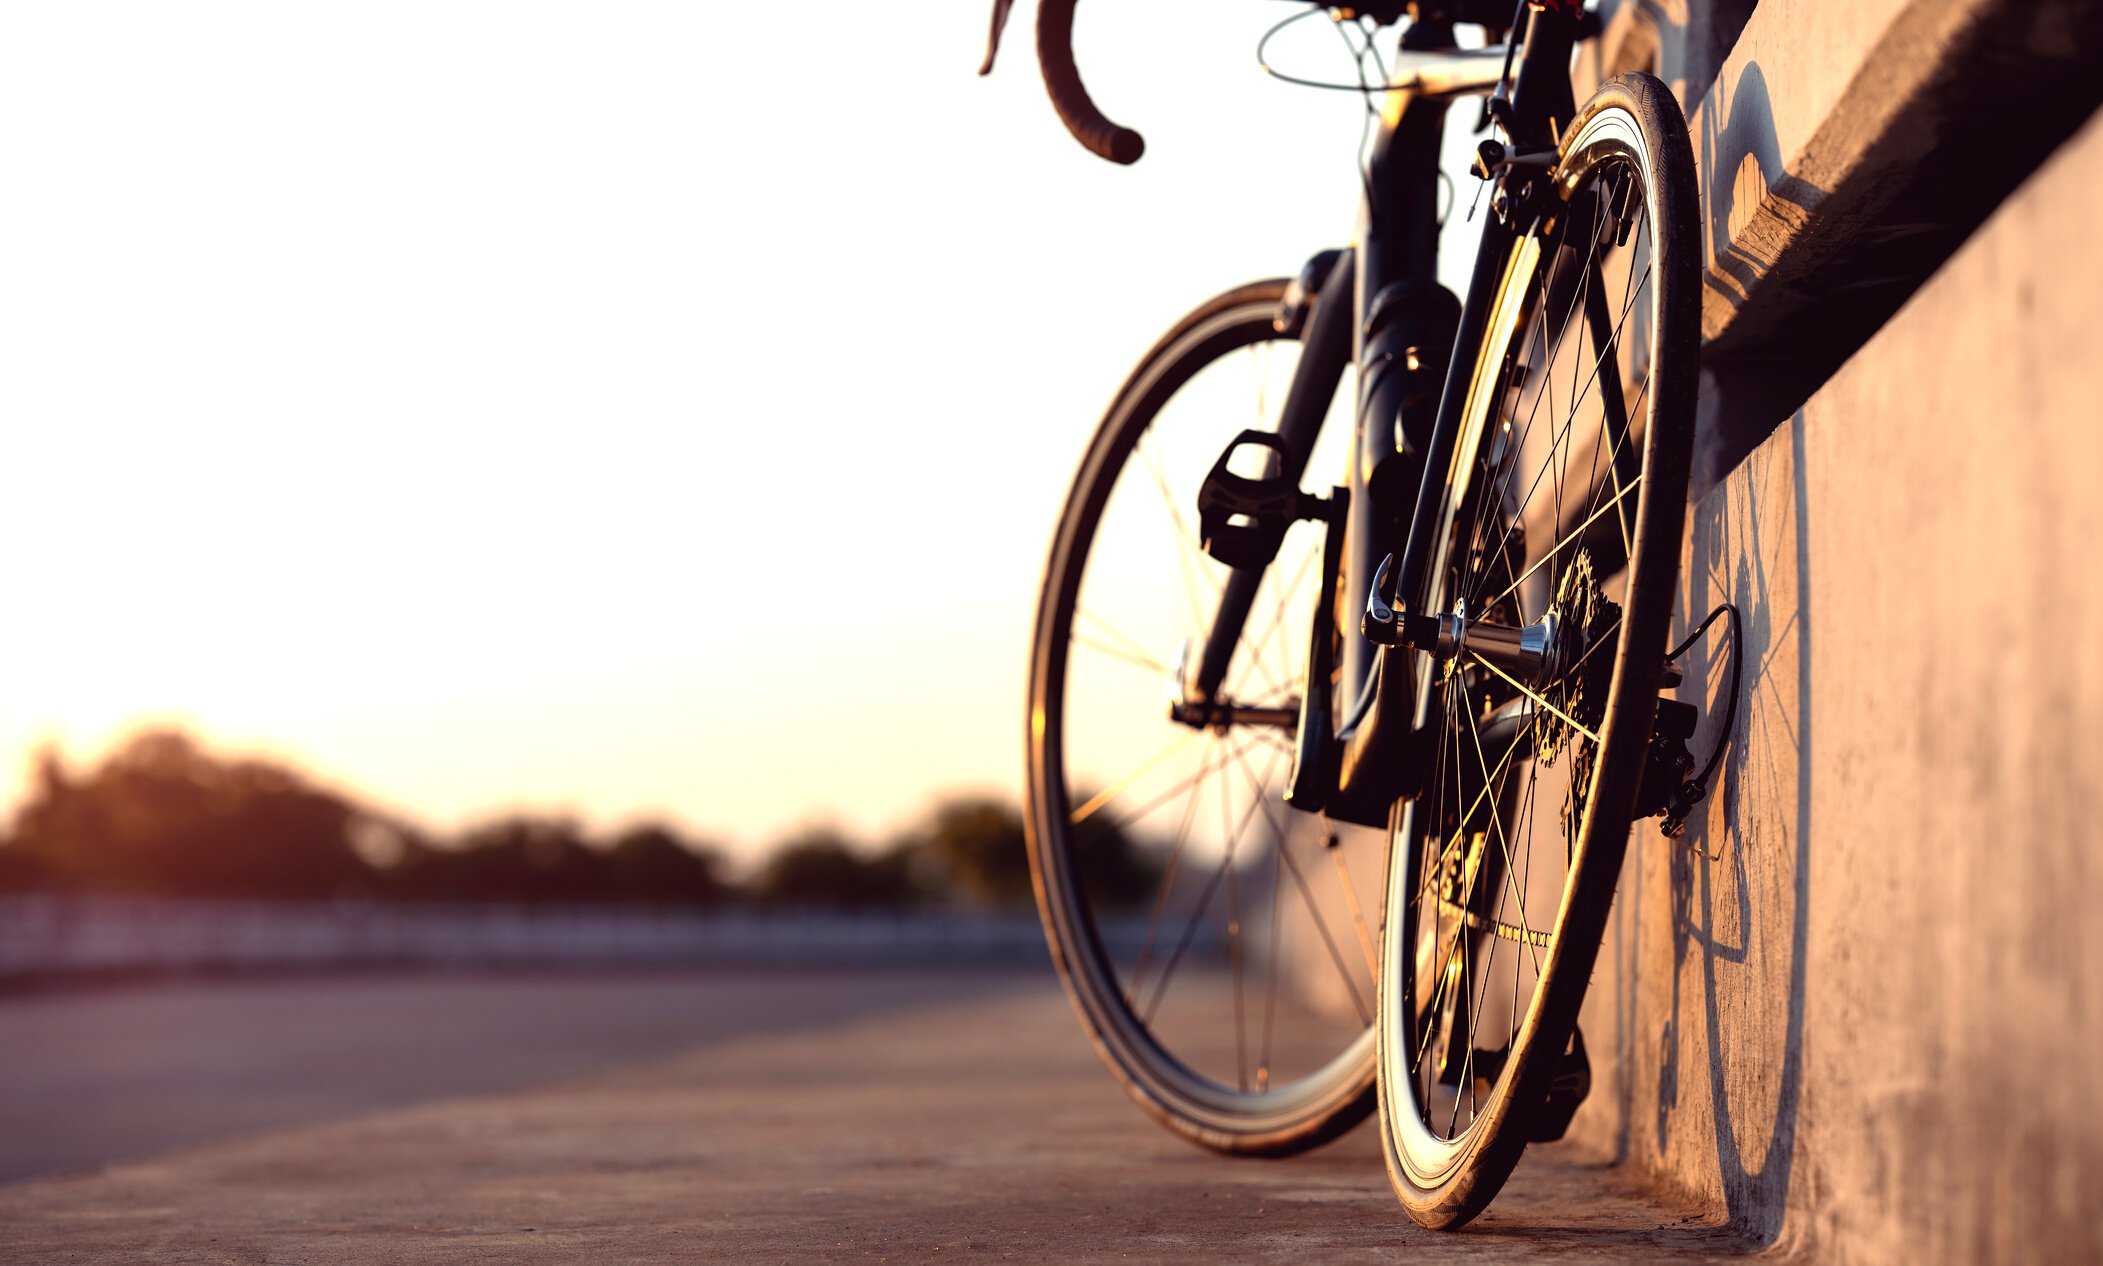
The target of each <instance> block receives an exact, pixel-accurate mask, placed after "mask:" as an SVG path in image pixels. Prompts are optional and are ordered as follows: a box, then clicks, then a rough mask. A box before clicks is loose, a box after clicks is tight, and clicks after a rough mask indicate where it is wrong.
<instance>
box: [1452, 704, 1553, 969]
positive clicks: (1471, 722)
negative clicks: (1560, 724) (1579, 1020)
mask: <svg viewBox="0 0 2103 1266" xmlns="http://www.w3.org/2000/svg"><path fill="white" fill-rule="evenodd" d="M1461 700H1462V702H1466V700H1467V689H1466V687H1462V689H1461ZM1462 711H1463V712H1465V713H1466V714H1467V717H1468V733H1469V735H1470V737H1472V738H1473V739H1474V740H1475V763H1476V764H1477V765H1478V766H1480V767H1481V769H1482V773H1483V777H1484V778H1485V779H1490V780H1491V781H1492V782H1494V781H1496V780H1497V779H1501V778H1502V776H1503V773H1504V770H1505V769H1506V768H1508V767H1509V765H1510V760H1511V756H1510V753H1509V752H1507V753H1506V755H1505V759H1504V760H1501V761H1499V762H1497V774H1496V775H1495V776H1492V775H1491V774H1490V758H1489V757H1488V755H1486V754H1485V753H1484V752H1483V750H1482V730H1481V729H1480V727H1478V726H1477V725H1476V724H1475V710H1474V709H1473V708H1463V709H1462ZM1489 805H1490V828H1491V830H1492V831H1494V832H1495V834H1496V836H1497V848H1498V850H1499V851H1500V852H1502V853H1503V854H1504V887H1505V892H1506V895H1508V896H1513V897H1517V896H1518V895H1519V892H1518V889H1517V888H1516V887H1514V886H1513V881H1512V849H1511V840H1510V837H1508V836H1507V835H1506V834H1505V831H1504V818H1503V815H1501V814H1499V813H1498V812H1497V797H1496V796H1495V795H1492V796H1490V797H1489ZM1525 920H1526V904H1525V902H1524V900H1523V899H1522V900H1521V902H1520V904H1519V921H1520V924H1521V926H1524V925H1525ZM1526 930H1527V931H1529V932H1531V931H1533V929H1532V928H1530V927H1529V928H1527V929H1526ZM1492 939H1495V938H1492ZM1526 949H1527V952H1528V954H1529V956H1530V957H1532V958H1533V969H1534V970H1535V971H1536V972H1538V971H1540V970H1541V959H1540V955H1538V954H1534V953H1533V942H1532V941H1531V940H1528V941H1527V942H1526Z"/></svg>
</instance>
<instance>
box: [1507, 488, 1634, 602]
mask: <svg viewBox="0 0 2103 1266" xmlns="http://www.w3.org/2000/svg"><path fill="white" fill-rule="evenodd" d="M1642 482H1643V477H1642V476H1641V475H1638V476H1636V478H1635V479H1634V480H1633V481H1631V482H1630V483H1629V485H1628V487H1626V488H1623V489H1622V490H1621V491H1619V492H1617V493H1615V494H1614V499H1613V500H1612V501H1609V502H1607V503H1606V504H1605V505H1603V506H1601V507H1599V508H1598V509H1597V510H1594V511H1593V512H1592V513H1590V514H1588V515H1586V516H1585V519H1584V522H1582V523H1580V524H1578V525H1577V526H1576V527H1574V528H1571V529H1570V531H1569V532H1568V533H1567V534H1565V535H1564V537H1563V539H1561V540H1559V541H1557V542H1556V543H1555V544H1554V545H1553V546H1551V547H1549V550H1548V552H1547V553H1545V554H1543V555H1541V556H1540V557H1539V558H1538V559H1535V560H1534V564H1533V566H1531V567H1528V568H1527V569H1526V570H1525V571H1523V572H1521V573H1520V574H1519V578H1518V579H1517V580H1514V581H1513V582H1511V584H1509V585H1507V586H1505V588H1504V591H1503V592H1502V593H1500V594H1498V595H1497V596H1496V597H1494V598H1492V599H1490V600H1489V601H1488V602H1487V603H1484V604H1483V606H1484V608H1485V609H1487V608H1489V607H1494V606H1496V605H1497V604H1498V603H1500V602H1502V601H1504V600H1505V598H1507V597H1509V596H1510V595H1511V594H1513V593H1514V592H1516V591H1517V590H1518V588H1519V586H1520V585H1523V584H1525V583H1526V578H1527V577H1529V576H1531V575H1533V574H1534V573H1535V572H1537V571H1539V570H1541V568H1542V566H1543V565H1545V564H1546V563H1547V562H1549V560H1551V559H1553V558H1554V557H1555V556H1556V555H1557V554H1560V553H1562V552H1563V549H1564V548H1565V547H1566V546H1569V545H1572V544H1574V543H1575V542H1576V541H1577V539H1578V538H1579V537H1581V536H1583V535H1584V530H1585V529H1586V528H1588V527H1590V526H1592V524H1593V523H1594V522H1595V521H1596V520H1597V519H1598V518H1599V516H1600V515H1602V514H1605V513H1606V512H1607V511H1608V510H1611V509H1613V508H1614V507H1615V506H1617V505H1620V504H1621V499H1622V498H1623V497H1626V496H1627V495H1628V494H1629V493H1632V492H1634V491H1635V490H1636V488H1637V486H1638V485H1640V484H1641V483H1642Z"/></svg>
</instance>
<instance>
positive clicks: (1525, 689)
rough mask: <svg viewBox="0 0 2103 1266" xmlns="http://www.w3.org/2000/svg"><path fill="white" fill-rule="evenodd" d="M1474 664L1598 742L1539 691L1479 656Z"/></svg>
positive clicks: (1574, 718) (1578, 722)
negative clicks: (1485, 669)
mask: <svg viewBox="0 0 2103 1266" xmlns="http://www.w3.org/2000/svg"><path fill="white" fill-rule="evenodd" d="M1475 662H1476V663H1478V664H1481V665H1482V666H1483V667H1484V668H1487V669H1489V670H1490V671H1491V672H1493V673H1495V674H1497V675H1498V676H1499V677H1502V678H1504V680H1505V681H1506V682H1508V683H1510V685H1511V687H1512V689H1514V690H1517V691H1518V692H1519V693H1520V694H1522V695H1525V696H1526V697H1527V698H1529V699H1531V700H1533V701H1534V702H1535V703H1538V704H1540V705H1541V706H1542V707H1544V708H1546V709H1548V711H1550V712H1552V713H1554V714H1555V715H1556V716H1558V717H1560V718H1562V719H1563V720H1564V721H1565V722H1567V723H1568V724H1569V725H1570V727H1571V728H1572V729H1575V730H1576V731H1577V732H1578V733H1579V734H1582V735H1584V736H1585V737H1586V738H1588V739H1590V740H1592V741H1593V742H1594V743H1597V742H1598V741H1599V736H1598V735H1597V734H1594V733H1593V732H1592V730H1591V729H1590V727H1588V726H1586V725H1584V724H1583V723H1582V722H1580V721H1579V720H1578V719H1577V718H1576V717H1573V716H1571V715H1570V714H1569V713H1567V712H1565V711H1563V710H1562V709H1561V708H1558V707H1556V706H1555V705H1554V704H1553V703H1550V702H1549V701H1548V699H1547V697H1546V696H1545V695H1542V694H1541V693H1540V692H1539V691H1537V690H1535V689H1533V688H1532V687H1531V686H1527V685H1525V684H1523V683H1521V682H1520V680H1519V679H1518V678H1517V677H1514V676H1512V675H1511V674H1510V673H1508V672H1505V671H1504V670H1503V669H1502V668H1499V667H1497V666H1496V665H1495V664H1492V663H1491V662H1490V661H1488V660H1486V659H1484V658H1483V657H1482V656H1480V655H1477V656H1475Z"/></svg>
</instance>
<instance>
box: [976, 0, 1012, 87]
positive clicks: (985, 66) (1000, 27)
mask: <svg viewBox="0 0 2103 1266" xmlns="http://www.w3.org/2000/svg"><path fill="white" fill-rule="evenodd" d="M1014 3H1015V0H993V29H992V30H991V31H989V32H987V33H986V60H985V61H983V62H980V63H979V68H978V73H979V74H981V75H990V74H992V73H993V55H994V54H995V53H997V52H999V51H1000V33H1001V32H1002V31H1004V30H1006V29H1007V26H1008V10H1009V9H1010V8H1011V7H1013V5H1014Z"/></svg>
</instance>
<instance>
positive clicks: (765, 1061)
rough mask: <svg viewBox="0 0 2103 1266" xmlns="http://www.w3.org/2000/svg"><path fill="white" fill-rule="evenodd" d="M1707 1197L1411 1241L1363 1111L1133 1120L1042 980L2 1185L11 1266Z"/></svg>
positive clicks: (935, 1233) (891, 1255)
mask: <svg viewBox="0 0 2103 1266" xmlns="http://www.w3.org/2000/svg"><path fill="white" fill-rule="evenodd" d="M1714 1222H1715V1219H1714V1218H1713V1217H1710V1216H1707V1215H1703V1214H1699V1213H1696V1212H1693V1211H1691V1210H1689V1209H1687V1208H1684V1207H1681V1206H1677V1205H1672V1204H1660V1203H1657V1202H1655V1201H1654V1200H1651V1199H1648V1198H1646V1197H1645V1196H1644V1195H1643V1193H1641V1192H1638V1191H1635V1190H1632V1189H1631V1188H1630V1187H1629V1186H1628V1185H1627V1184H1626V1183H1625V1181H1623V1180H1621V1179H1618V1178H1616V1177H1615V1176H1614V1174H1613V1173H1612V1172H1610V1171H1608V1170H1606V1169H1603V1168H1601V1167H1600V1166H1598V1165H1597V1164H1596V1163H1592V1162H1587V1161H1585V1160H1583V1159H1581V1158H1580V1156H1579V1155H1578V1154H1577V1153H1575V1152H1571V1151H1560V1150H1555V1149H1546V1150H1542V1151H1540V1152H1539V1153H1538V1154H1537V1155H1535V1156H1532V1157H1529V1158H1528V1160H1527V1161H1526V1162H1525V1164H1524V1165H1522V1167H1521V1168H1520V1170H1519V1172H1518V1175H1517V1176H1516V1177H1515V1178H1514V1180H1513V1182H1512V1185H1511V1186H1510V1188H1508V1189H1507V1191H1506V1193H1505V1195H1504V1197H1503V1198H1502V1199H1501V1200H1500V1201H1499V1202H1498V1204H1497V1205H1496V1206H1495V1208H1493V1209H1492V1210H1491V1212H1490V1214H1489V1215H1488V1216H1487V1217H1485V1218H1484V1219H1483V1220H1482V1221H1481V1222H1479V1223H1478V1224H1476V1226H1475V1227H1473V1228H1471V1229H1470V1230H1468V1231H1466V1232H1463V1233H1459V1234H1454V1235H1443V1236H1434V1235H1431V1234H1430V1233H1427V1232H1422V1231H1419V1230H1417V1229H1416V1228H1415V1227H1414V1226H1412V1225H1411V1224H1410V1223H1408V1221H1407V1220H1406V1219H1405V1218H1404V1217H1403V1215H1402V1214H1401V1212H1400V1210H1399V1209H1398V1208H1397V1207H1396V1206H1395V1204H1394V1201H1393V1198H1392V1196H1390V1194H1389V1193H1388V1191H1387V1183H1386V1178H1385V1176H1384V1175H1383V1173H1382V1172H1381V1167H1380V1159H1379V1154H1378V1150H1377V1143H1376V1141H1375V1139H1374V1137H1373V1136H1372V1134H1371V1133H1370V1131H1366V1130H1360V1131H1358V1132H1357V1133H1355V1134H1353V1135H1352V1136H1350V1137H1348V1138H1346V1139H1345V1140H1343V1141H1342V1142H1340V1143H1338V1144H1335V1145H1332V1146H1331V1147H1329V1148H1327V1149H1325V1150H1323V1151H1321V1152H1317V1153H1315V1154H1313V1155H1310V1156H1306V1157H1302V1158H1299V1159H1295V1160H1289V1161H1273V1162H1259V1161H1229V1160H1225V1159H1222V1158H1219V1157H1216V1156H1213V1155H1211V1154H1209V1153H1205V1152H1201V1151H1198V1150H1196V1149H1194V1148H1192V1147H1190V1146H1188V1145H1186V1144H1183V1143H1181V1142H1179V1141H1177V1140H1176V1139H1174V1138H1172V1137H1170V1136H1169V1135H1168V1134H1167V1133H1166V1132H1164V1131H1162V1130H1161V1129H1160V1128H1159V1127H1157V1126H1155V1125H1154V1124H1153V1123H1152V1122H1151V1121H1149V1120H1147V1119H1146V1118H1144V1117H1142V1116H1141V1114H1140V1113H1139V1112H1138V1110H1137V1109H1136V1108H1134V1107H1133V1106H1132V1105H1131V1104H1130V1103H1129V1102H1128V1101H1127V1100H1126V1099H1125V1098H1124V1096H1123V1094H1122V1093H1121V1092H1119V1091H1118V1090H1117V1089H1116V1088H1115V1087H1114V1085H1113V1084H1112V1082H1111V1081H1110V1078H1109V1076H1108V1075H1107V1073H1105V1072H1104V1071H1103V1069H1102V1068H1101V1066H1100V1065H1099V1064H1097V1062H1096V1060H1095V1057H1094V1055H1093V1054H1092V1052H1090V1050H1089V1049H1088V1047H1087V1045H1086V1043H1085V1042H1084V1041H1083V1040H1082V1037H1081V1035H1080V1031H1079V1029H1078V1027H1077V1026H1076V1024H1075V1023H1074V1020H1073V1017H1072V1013H1071V1012H1070V1011H1069V1010H1068V1008H1067V1006H1066V1003H1065V1000H1064V998H1063V997H1061V996H1060V995H1059V993H1058V992H1057V989H1056V986H1054V985H1053V983H1052V982H1051V980H1050V979H1049V978H1048V977H1037V976H1033V977H1030V978H1028V979H1027V980H1025V981H1022V982H1020V987H1019V988H1018V989H1017V990H1015V991H1013V992H1009V993H1006V994H1003V995H1001V996H999V997H994V998H981V999H978V1000H975V1001H967V1002H962V1003H957V1004H953V1005H947V1006H941V1007H936V1008H933V1009H926V1008H922V1009H906V1010H900V1011H894V1012H891V1013H889V1014H887V1015H884V1016H881V1017H864V1018H861V1019H857V1020H849V1021H846V1022H843V1023H841V1024H838V1025H836V1026H833V1027H829V1028H823V1029H817V1030H810V1031H805V1032H802V1033H797V1034H791V1035H774V1036H764V1037H753V1038H747V1039H743V1040H739V1041H734V1042H729V1043H724V1044H719V1045H710V1046H706V1047H702V1048H699V1049H696V1050H693V1051H691V1052H688V1053H684V1054H681V1055H678V1056H674V1057H672V1058H670V1059H666V1060H662V1061H659V1062H656V1063H653V1064H648V1065H644V1066H640V1067H634V1068H630V1069H626V1070H622V1071H619V1072H615V1073H610V1074H606V1075H601V1076H596V1077H592V1078H586V1079H578V1080H573V1081H570V1082H567V1083H564V1084H560V1085H555V1086H550V1087H545V1088H542V1089H538V1090H534V1091H529V1092H524V1093H514V1094H506V1095H498V1096H490V1097H479V1098H467V1099H456V1100H451V1101H446V1102H440V1103H431V1104H426V1105H422V1106H418V1107H411V1108H406V1109H399V1110H395V1111H390V1112H385V1113H380V1114H377V1115H371V1116H366V1117H362V1118H358V1119H354V1120H349V1121H344V1122H341V1123H337V1124H332V1125H325V1126H317V1127H310V1128H306V1129H302V1130H298V1131H294V1132H290V1133H281V1134H274V1135H269V1136H265V1137H260V1138H254V1139H249V1140H245V1141H240V1142H232V1143H223V1144H218V1145H214V1146H211V1147H206V1148H201V1149H198V1150H194V1151H189V1152H182V1153H177V1154H174V1155H170V1156H167V1157H164V1158H161V1159H158V1160H154V1161H150V1162H146V1163H141V1164H133V1165H124V1166H119V1167H116V1168H113V1169H110V1170H109V1171H107V1172H105V1173H101V1174H97V1175H91V1176H85V1177H79V1178H70V1179H56V1180H46V1181H41V1182H35V1183H29V1184H24V1185H18V1186H14V1187H7V1188H0V1259H4V1260H6V1261H9V1262H103V1261H140V1260H149V1259H150V1260H153V1261H167V1262H249V1261H272V1262H281V1261H283V1262H291V1261H299V1262H387V1263H397V1262H413V1261H448V1262H456V1261H504V1262H526V1261H564V1262H570V1261H636V1262H645V1261H673V1260H676V1261H694V1260H716V1261H809V1260H828V1259H840V1258H852V1259H875V1260H918V1261H926V1260H933V1259H940V1258H947V1257H950V1256H953V1255H978V1256H984V1257H989V1258H992V1257H998V1258H1003V1259H1007V1258H1014V1259H1025V1260H1059V1261H1068V1260H1104V1259H1117V1260H1124V1259H1133V1260H1151V1261H1171V1260H1221V1259H1232V1260H1242V1261H1283V1260H1293V1261H1342V1260H1352V1261H1361V1260H1369V1259H1396V1260H1399V1259H1404V1258H1408V1257H1413V1256H1421V1255H1423V1254H1426V1253H1434V1252H1435V1253H1437V1254H1438V1255H1439V1257H1440V1260H1457V1261H1513V1260H1532V1259H1537V1258H1538V1259H1548V1260H1556V1261H1570V1262H1617V1261H1625V1260H1629V1259H1631V1258H1668V1259H1671V1260H1689V1259H1692V1260H1700V1259H1705V1258H1710V1257H1716V1256H1724V1255H1729V1254H1731V1253H1733V1252H1734V1251H1735V1250H1736V1248H1737V1247H1738V1243H1737V1241H1736V1240H1734V1239H1733V1238H1731V1236H1730V1235H1729V1234H1727V1233H1726V1232H1724V1231H1721V1230H1719V1229H1718V1228H1717V1227H1716V1226H1715V1225H1714Z"/></svg>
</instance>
